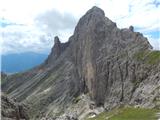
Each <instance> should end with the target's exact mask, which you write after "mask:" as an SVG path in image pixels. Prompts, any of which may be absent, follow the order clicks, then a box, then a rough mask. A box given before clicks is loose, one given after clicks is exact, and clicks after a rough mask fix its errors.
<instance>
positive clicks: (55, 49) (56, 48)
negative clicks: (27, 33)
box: [46, 36, 69, 64]
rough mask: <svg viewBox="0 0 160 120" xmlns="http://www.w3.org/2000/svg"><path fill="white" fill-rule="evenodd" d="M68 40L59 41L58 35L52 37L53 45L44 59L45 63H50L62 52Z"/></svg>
mask: <svg viewBox="0 0 160 120" xmlns="http://www.w3.org/2000/svg"><path fill="white" fill-rule="evenodd" d="M68 45H69V42H66V43H61V41H60V40H59V38H58V36H56V37H55V38H54V46H53V48H52V50H51V54H50V55H49V56H48V58H47V60H46V64H49V63H52V62H53V61H55V60H56V59H58V57H59V56H60V55H61V54H62V53H63V51H64V50H65V49H66V48H67V47H68Z"/></svg>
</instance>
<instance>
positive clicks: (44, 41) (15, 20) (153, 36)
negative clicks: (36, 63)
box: [0, 0, 160, 54]
mask: <svg viewBox="0 0 160 120" xmlns="http://www.w3.org/2000/svg"><path fill="white" fill-rule="evenodd" d="M0 3H1V4H0V44H1V50H0V52H1V54H10V53H23V52H36V53H45V54H48V53H49V52H50V49H51V47H52V46H53V44H54V42H53V41H54V40H53V38H54V36H59V38H60V40H61V41H62V42H66V41H67V40H68V38H69V37H70V36H71V35H72V34H73V32H74V28H75V26H76V24H77V22H78V20H79V18H80V17H82V15H84V14H85V13H86V11H87V10H89V9H90V8H92V7H93V6H98V7H100V8H101V9H103V10H104V12H105V15H106V16H107V17H108V18H110V19H111V20H112V21H114V22H116V23H117V26H118V27H119V28H128V27H129V26H130V25H133V26H134V28H135V31H137V32H141V33H143V34H144V36H146V37H147V38H148V40H149V42H150V43H151V45H152V46H153V47H154V49H156V50H160V0H0Z"/></svg>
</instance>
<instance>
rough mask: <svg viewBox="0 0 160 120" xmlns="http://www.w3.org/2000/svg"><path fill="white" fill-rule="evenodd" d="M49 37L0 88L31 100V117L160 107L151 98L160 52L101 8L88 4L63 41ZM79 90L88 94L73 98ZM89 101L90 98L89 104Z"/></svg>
mask: <svg viewBox="0 0 160 120" xmlns="http://www.w3.org/2000/svg"><path fill="white" fill-rule="evenodd" d="M54 39H55V40H54V46H53V48H52V50H51V53H50V55H49V56H48V58H47V59H46V61H45V62H44V63H43V64H42V65H40V66H37V67H35V68H33V69H31V70H29V71H26V72H24V73H20V74H19V75H18V76H17V75H16V74H15V75H10V76H7V77H6V79H7V80H6V82H5V83H4V84H2V91H3V92H5V93H7V94H9V95H10V96H11V97H12V98H16V99H17V102H24V103H27V104H29V105H30V106H31V107H30V108H31V109H30V113H29V116H30V118H35V117H36V116H39V112H41V113H43V114H44V116H45V117H47V118H50V117H51V118H52V117H53V118H54V117H58V118H59V119H61V118H62V119H63V118H64V119H72V118H70V117H71V116H72V114H73V113H76V115H77V117H76V118H77V119H79V117H80V116H81V114H83V113H88V111H96V110H97V111H101V112H102V110H104V109H106V110H111V109H112V108H114V107H117V106H121V105H128V104H130V105H133V106H134V105H137V104H138V106H140V107H148V108H154V107H156V108H159V102H158V101H156V100H157V99H155V98H157V96H159V88H160V79H159V78H160V54H159V52H157V51H154V50H152V46H151V45H150V43H149V42H148V40H147V39H146V38H145V37H144V36H143V35H142V34H141V33H137V32H134V30H133V27H129V29H128V28H124V29H119V28H117V26H116V23H114V22H112V21H111V20H110V19H109V18H107V17H105V13H104V11H103V10H101V9H100V8H98V7H93V8H91V9H90V10H89V11H88V12H86V14H85V15H84V16H82V18H80V20H79V22H78V24H77V26H76V27H75V31H74V33H73V35H72V36H71V37H70V38H69V40H68V42H66V43H61V42H60V40H59V38H58V37H55V38H54ZM154 54H156V55H154ZM152 55H154V56H156V58H154V60H153V59H152V57H151V56H152ZM83 94H85V96H87V100H86V98H85V97H84V98H83V99H82V98H81V99H78V98H79V96H81V95H83ZM75 100H77V102H74V101H75ZM90 101H93V102H94V103H95V104H94V105H91V106H90V104H89V103H90ZM99 108H101V109H102V110H101V109H100V110H99ZM75 111H76V112H75ZM33 113H34V114H33ZM67 113H69V114H67ZM83 115H86V114H83ZM44 116H43V117H44ZM66 116H69V117H67V118H66ZM40 118H42V117H40ZM40 118H38V119H40ZM76 118H74V119H76ZM83 118H84V116H83Z"/></svg>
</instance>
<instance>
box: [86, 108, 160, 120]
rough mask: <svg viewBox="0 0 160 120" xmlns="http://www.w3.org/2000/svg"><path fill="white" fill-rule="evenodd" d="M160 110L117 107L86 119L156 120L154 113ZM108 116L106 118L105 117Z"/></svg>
mask: <svg viewBox="0 0 160 120" xmlns="http://www.w3.org/2000/svg"><path fill="white" fill-rule="evenodd" d="M158 112H160V110H159V111H158V110H156V109H144V108H133V107H128V108H119V109H114V110H112V111H110V112H103V113H101V114H99V115H98V116H96V117H95V118H90V119H88V120H158V118H157V117H156V113H158ZM107 118H108V119H107Z"/></svg>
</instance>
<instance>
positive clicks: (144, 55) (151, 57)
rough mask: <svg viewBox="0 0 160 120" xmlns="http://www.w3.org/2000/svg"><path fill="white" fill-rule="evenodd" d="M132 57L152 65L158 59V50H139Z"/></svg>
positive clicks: (159, 56) (159, 53)
mask: <svg viewBox="0 0 160 120" xmlns="http://www.w3.org/2000/svg"><path fill="white" fill-rule="evenodd" d="M134 58H135V59H136V60H138V61H144V62H145V63H147V64H151V65H154V64H157V63H158V62H159V61H160V51H140V52H138V53H136V54H135V55H134Z"/></svg>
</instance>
